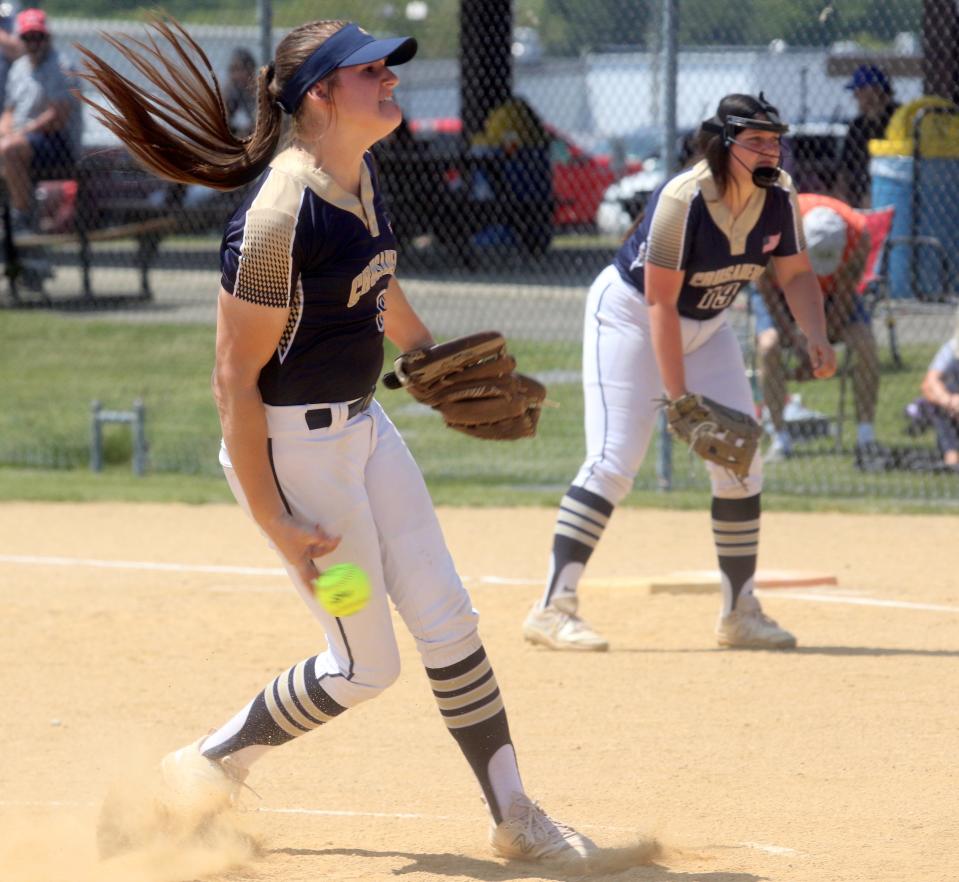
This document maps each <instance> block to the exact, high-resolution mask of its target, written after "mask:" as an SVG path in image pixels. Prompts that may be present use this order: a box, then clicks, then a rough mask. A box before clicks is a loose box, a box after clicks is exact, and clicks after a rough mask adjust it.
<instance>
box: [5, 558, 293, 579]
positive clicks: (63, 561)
mask: <svg viewBox="0 0 959 882" xmlns="http://www.w3.org/2000/svg"><path fill="white" fill-rule="evenodd" d="M0 563H11V564H27V565H31V566H41V567H93V568H94V569H101V570H147V571H154V572H165V573H215V574H217V575H223V576H285V575H286V570H284V569H283V568H282V567H235V566H225V565H220V564H183V563H160V562H158V561H146V560H99V559H96V558H87V557H43V556H39V555H30V554H0Z"/></svg>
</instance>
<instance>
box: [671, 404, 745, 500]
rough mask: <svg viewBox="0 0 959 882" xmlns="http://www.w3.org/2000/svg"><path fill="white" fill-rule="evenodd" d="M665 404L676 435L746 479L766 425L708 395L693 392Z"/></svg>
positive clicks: (704, 457) (707, 457) (710, 458)
mask: <svg viewBox="0 0 959 882" xmlns="http://www.w3.org/2000/svg"><path fill="white" fill-rule="evenodd" d="M665 405H666V419H667V420H668V421H669V431H670V432H672V434H673V435H675V436H676V437H677V438H680V439H681V440H682V441H685V442H686V443H687V444H688V445H689V446H690V447H691V448H692V449H693V451H694V452H695V453H697V454H699V456H701V457H702V458H703V459H705V460H709V461H710V462H714V463H717V464H719V465H721V466H723V468H725V469H727V470H728V471H730V472H731V473H732V474H734V475H735V476H736V477H737V478H739V480H740V481H742V480H744V479H745V478H746V476H747V475H748V474H749V466H750V464H751V463H752V461H753V457H754V456H755V455H756V449H757V448H758V447H759V439H760V438H761V437H762V428H761V427H760V425H759V423H757V422H756V420H754V419H753V418H752V417H751V416H749V414H745V413H743V412H742V411H739V410H735V409H734V408H732V407H726V406H725V405H724V404H720V403H719V402H718V401H713V400H712V399H711V398H707V397H706V396H705V395H694V394H692V393H689V392H687V393H686V394H685V395H683V396H682V397H681V398H676V399H674V400H673V401H666V402H665Z"/></svg>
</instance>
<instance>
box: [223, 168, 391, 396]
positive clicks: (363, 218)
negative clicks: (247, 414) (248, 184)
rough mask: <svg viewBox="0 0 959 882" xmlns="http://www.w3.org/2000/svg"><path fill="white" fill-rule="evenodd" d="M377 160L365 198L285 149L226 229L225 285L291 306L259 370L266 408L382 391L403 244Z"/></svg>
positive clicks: (238, 293)
mask: <svg viewBox="0 0 959 882" xmlns="http://www.w3.org/2000/svg"><path fill="white" fill-rule="evenodd" d="M371 163H372V160H371V158H370V157H369V155H367V156H366V157H365V161H364V163H363V167H362V172H361V185H360V197H359V198H357V197H355V196H353V195H352V194H350V193H347V192H346V191H345V190H343V189H342V188H341V187H340V186H339V185H338V184H336V183H335V182H334V181H333V180H332V179H331V178H330V177H329V176H328V175H326V174H325V173H324V172H323V171H322V170H321V169H317V168H315V167H314V165H313V161H312V158H311V157H310V155H309V154H307V153H305V152H303V151H301V150H298V149H290V150H285V151H283V152H282V153H280V154H279V155H278V156H277V157H276V158H275V159H274V160H273V162H272V163H270V168H269V169H268V170H267V171H266V172H265V173H264V174H263V176H262V177H261V178H260V180H259V181H258V182H257V184H256V185H255V186H254V188H253V192H251V194H250V195H249V196H248V197H247V199H246V200H245V201H244V203H243V205H241V206H240V208H239V209H238V210H237V212H236V213H235V214H234V215H233V217H232V218H231V220H230V222H229V223H228V225H227V228H226V233H225V234H224V237H223V242H222V244H221V246H220V265H221V269H222V279H221V282H222V285H223V287H224V288H225V289H226V290H227V291H229V292H230V293H231V294H233V296H235V297H239V298H240V299H241V300H247V301H249V302H251V303H259V304H262V305H264V306H274V307H277V308H282V309H286V308H289V309H290V318H289V321H288V322H287V324H286V328H285V330H284V331H283V335H282V337H281V338H280V342H279V345H278V346H277V349H276V352H274V353H273V357H272V358H271V359H270V361H269V362H268V363H267V364H266V365H265V366H264V368H263V370H262V371H261V372H260V381H259V388H260V394H261V395H262V397H263V401H264V402H265V403H266V404H272V405H290V404H315V403H320V402H331V401H350V400H352V399H354V398H360V397H362V396H363V395H366V394H367V393H368V392H369V391H370V390H371V389H372V388H373V387H374V385H375V384H376V380H377V377H378V376H379V373H380V370H381V368H382V367H383V314H382V313H383V309H384V292H385V290H386V286H387V284H388V282H389V279H390V277H391V276H392V275H393V273H394V272H395V270H396V239H395V237H394V236H393V231H392V229H391V228H390V225H389V221H388V219H387V215H386V212H385V209H384V205H383V198H382V195H381V193H380V191H379V186H378V183H377V180H376V173H375V171H374V170H373V167H372V164H371Z"/></svg>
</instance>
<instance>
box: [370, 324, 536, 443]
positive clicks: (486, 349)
mask: <svg viewBox="0 0 959 882" xmlns="http://www.w3.org/2000/svg"><path fill="white" fill-rule="evenodd" d="M383 384H384V385H385V386H386V387H387V388H388V389H398V388H399V387H400V386H403V387H404V388H405V389H406V390H407V391H408V392H409V393H410V394H411V395H412V396H413V397H414V398H415V399H416V400H417V401H419V402H421V403H423V404H428V405H429V406H430V407H432V408H433V409H434V410H438V411H439V412H440V414H442V416H443V420H444V422H445V423H446V425H448V426H449V427H450V428H452V429H456V430H457V431H459V432H465V433H466V434H467V435H472V436H473V437H474V438H487V439H492V440H514V439H516V438H531V437H532V436H533V435H535V434H536V424H537V422H538V421H539V412H540V408H541V407H542V405H543V400H544V399H545V398H546V387H545V386H543V385H542V384H541V383H538V382H537V381H536V380H534V379H533V378H532V377H527V376H524V375H523V374H518V373H516V359H515V358H513V356H512V355H510V354H509V353H508V352H507V351H506V340H505V339H504V338H503V335H502V334H500V333H499V332H498V331H481V332H480V333H478V334H468V335H467V336H465V337H456V338H455V339H453V340H449V341H448V342H446V343H439V344H437V345H435V346H427V347H424V348H422V349H411V350H410V351H409V352H404V353H403V354H402V355H400V356H399V357H398V358H397V359H396V360H395V361H394V362H393V370H392V371H391V372H390V373H388V374H386V375H385V376H384V377H383Z"/></svg>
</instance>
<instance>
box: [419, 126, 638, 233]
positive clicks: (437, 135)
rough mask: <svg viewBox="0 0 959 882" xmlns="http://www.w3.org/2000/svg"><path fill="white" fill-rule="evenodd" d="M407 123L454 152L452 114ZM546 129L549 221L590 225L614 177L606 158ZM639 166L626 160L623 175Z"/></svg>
mask: <svg viewBox="0 0 959 882" xmlns="http://www.w3.org/2000/svg"><path fill="white" fill-rule="evenodd" d="M409 125H410V130H411V131H412V132H413V134H414V135H415V136H416V137H417V138H418V139H420V140H422V141H426V142H428V143H429V144H430V145H431V146H433V148H434V149H435V150H436V151H438V153H440V154H443V153H446V152H448V155H449V156H451V157H452V156H454V155H455V154H456V151H457V149H458V148H459V140H460V138H461V136H462V132H463V123H462V121H461V120H459V119H457V118H456V117H441V118H438V119H416V120H411V121H410V124H409ZM546 130H547V132H549V136H550V143H549V158H550V164H551V165H552V169H553V196H554V198H555V209H554V212H553V224H554V226H556V227H575V226H582V227H585V226H592V225H593V224H595V222H596V210H597V208H599V203H600V202H601V201H602V199H603V194H604V193H605V192H606V188H607V187H609V185H610V184H612V183H613V182H614V181H616V179H617V175H616V174H615V173H614V172H613V170H612V168H611V167H610V161H609V157H607V156H595V155H593V154H590V153H587V152H586V151H585V150H584V149H583V148H582V147H579V146H578V145H577V144H574V143H573V142H572V141H571V140H570V139H569V138H568V137H566V135H564V134H563V133H562V132H559V131H557V130H556V129H555V128H553V126H551V125H549V124H548V123H547V124H546ZM642 167H643V165H642V163H641V162H636V161H632V162H627V163H626V166H625V168H624V171H623V174H635V173H636V172H638V171H640V170H641V169H642Z"/></svg>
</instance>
